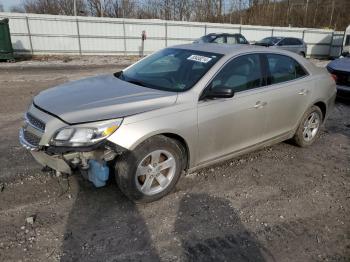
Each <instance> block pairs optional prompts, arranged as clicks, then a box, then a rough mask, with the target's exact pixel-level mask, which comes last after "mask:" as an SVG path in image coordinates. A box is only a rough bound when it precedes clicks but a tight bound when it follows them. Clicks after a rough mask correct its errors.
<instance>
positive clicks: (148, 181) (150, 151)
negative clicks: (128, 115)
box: [116, 136, 184, 202]
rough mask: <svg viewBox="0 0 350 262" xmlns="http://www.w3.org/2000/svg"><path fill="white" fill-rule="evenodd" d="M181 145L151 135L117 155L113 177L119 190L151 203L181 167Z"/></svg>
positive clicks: (168, 186) (173, 182)
mask: <svg viewBox="0 0 350 262" xmlns="http://www.w3.org/2000/svg"><path fill="white" fill-rule="evenodd" d="M182 152H183V150H182V148H181V145H180V144H178V143H177V142H176V141H174V140H172V139H170V138H168V137H165V136H154V137H152V138H150V139H148V140H147V141H145V142H143V143H142V144H141V145H139V146H138V147H137V148H136V149H135V150H133V151H130V152H128V153H126V154H124V155H122V156H121V157H120V159H119V160H118V161H117V164H116V180H117V184H118V186H119V188H120V189H121V191H122V192H123V193H124V194H125V195H126V196H127V197H128V198H129V199H131V200H133V201H135V202H152V201H155V200H158V199H160V198H162V197H163V196H165V195H166V194H168V193H169V192H170V191H171V190H172V189H173V188H174V187H175V185H176V183H177V181H178V180H179V178H180V175H181V172H182V170H183V167H184V164H183V156H182Z"/></svg>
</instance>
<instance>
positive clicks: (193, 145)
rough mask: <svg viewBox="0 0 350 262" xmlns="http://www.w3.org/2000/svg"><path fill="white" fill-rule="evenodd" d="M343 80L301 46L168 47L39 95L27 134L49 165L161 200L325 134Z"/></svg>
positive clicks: (26, 142) (135, 196) (141, 198)
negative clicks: (218, 167)
mask: <svg viewBox="0 0 350 262" xmlns="http://www.w3.org/2000/svg"><path fill="white" fill-rule="evenodd" d="M335 95H336V86H335V82H334V80H333V79H332V78H331V76H330V75H329V74H328V73H327V72H326V71H325V69H321V68H318V67H316V66H314V65H313V64H311V63H310V62H308V61H307V60H306V59H304V58H302V57H301V56H299V55H297V54H294V53H291V52H288V51H283V50H277V49H276V50H272V49H266V48H263V47H258V46H244V45H237V46H229V45H216V44H190V45H180V46H175V47H171V48H166V49H163V50H161V51H159V52H156V53H154V54H152V55H150V56H147V57H146V58H144V59H142V60H140V61H139V62H137V63H135V64H134V65H132V66H130V67H128V68H126V69H125V70H123V71H120V72H117V73H115V74H110V75H102V76H96V77H91V78H87V79H83V80H79V81H74V82H69V83H66V84H63V85H60V86H57V87H54V88H51V89H48V90H45V91H43V92H41V93H40V94H39V95H37V96H36V97H35V98H34V100H33V103H32V104H31V105H30V108H29V110H28V112H27V113H26V114H25V121H24V126H23V127H22V128H21V130H20V134H19V138H20V142H21V144H22V145H23V146H24V147H26V148H27V149H28V150H30V152H31V154H32V155H33V157H34V158H35V159H36V161H37V162H39V163H40V164H41V165H43V166H46V167H49V168H51V169H53V170H55V171H56V172H59V173H65V174H72V173H73V172H76V171H80V173H81V174H82V175H83V176H84V177H85V178H87V179H88V180H90V181H91V182H92V183H94V185H95V186H97V187H100V186H104V185H105V183H106V181H107V179H108V178H109V176H110V174H113V175H114V176H115V178H116V181H117V184H118V186H119V187H120V190H121V191H122V192H123V193H124V194H125V195H127V196H128V197H129V198H130V199H132V200H133V201H136V202H150V201H154V200H157V199H159V198H161V197H163V196H165V195H166V194H168V193H169V192H171V190H172V189H173V188H174V187H175V185H176V183H177V181H178V180H179V178H180V176H181V174H184V173H185V172H193V171H194V170H196V169H199V168H203V167H206V166H208V165H212V164H214V163H217V162H219V161H224V160H227V159H230V158H233V157H236V156H238V155H241V154H244V153H247V152H250V151H252V150H256V149H258V148H262V147H266V146H269V145H272V144H275V143H278V142H281V141H284V140H287V139H292V140H293V141H294V143H295V144H296V145H298V146H301V147H306V146H310V145H311V144H313V143H314V142H315V140H316V139H317V137H318V135H319V133H320V128H321V126H322V124H323V123H324V122H325V120H326V119H327V116H328V115H329V113H330V111H331V110H332V107H333V105H334V100H335Z"/></svg>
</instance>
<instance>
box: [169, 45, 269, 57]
mask: <svg viewBox="0 0 350 262" xmlns="http://www.w3.org/2000/svg"><path fill="white" fill-rule="evenodd" d="M170 48H179V49H187V50H193V51H202V52H210V53H216V54H222V55H233V54H236V53H242V52H249V51H257V52H259V51H265V52H266V47H261V46H254V45H248V44H247V45H244V44H240V45H228V44H217V43H195V44H184V45H176V46H172V47H170Z"/></svg>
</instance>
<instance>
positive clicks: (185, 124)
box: [108, 109, 198, 167]
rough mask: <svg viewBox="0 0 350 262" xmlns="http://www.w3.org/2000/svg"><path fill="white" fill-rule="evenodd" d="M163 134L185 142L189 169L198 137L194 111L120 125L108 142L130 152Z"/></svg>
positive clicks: (193, 158)
mask: <svg viewBox="0 0 350 262" xmlns="http://www.w3.org/2000/svg"><path fill="white" fill-rule="evenodd" d="M165 133H171V134H175V135H177V136H180V137H181V138H182V139H183V140H184V141H185V142H186V144H187V147H188V150H189V154H190V155H191V158H190V163H189V166H190V167H191V166H192V165H193V164H194V163H195V158H196V152H195V148H196V146H195V144H196V142H197V135H198V129H197V113H196V110H195V109H191V110H186V111H182V112H176V113H172V114H166V115H162V116H158V117H155V118H151V119H146V120H142V121H137V122H130V123H127V124H122V125H121V126H120V128H119V129H118V130H117V131H116V132H115V133H113V134H112V135H111V136H110V137H109V138H108V141H110V142H112V143H114V144H116V145H119V146H121V147H123V148H126V149H128V150H131V151H132V150H134V149H135V148H136V147H137V146H138V145H139V144H141V143H142V142H144V141H145V140H147V139H148V138H150V137H152V136H155V135H160V134H165Z"/></svg>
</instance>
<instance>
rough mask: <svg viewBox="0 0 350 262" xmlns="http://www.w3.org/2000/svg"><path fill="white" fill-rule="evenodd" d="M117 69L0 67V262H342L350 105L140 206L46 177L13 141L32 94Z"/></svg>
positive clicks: (106, 191) (346, 236) (349, 227)
mask: <svg viewBox="0 0 350 262" xmlns="http://www.w3.org/2000/svg"><path fill="white" fill-rule="evenodd" d="M125 66H126V63H119V64H118V63H115V64H114V65H104V64H103V63H101V64H100V65H98V66H91V65H90V66H85V67H81V66H80V65H79V63H78V64H74V65H72V66H71V65H69V66H66V65H65V64H63V65H62V66H61V67H60V66H56V67H50V66H48V67H40V64H38V65H35V66H28V65H24V66H23V68H19V67H16V66H12V65H11V66H3V67H2V66H0V92H1V93H0V94H1V97H0V130H1V136H0V152H1V153H0V261H58V260H60V261H77V260H80V261H350V219H349V217H350V105H349V104H346V103H342V102H337V104H336V107H335V110H334V112H333V113H332V115H331V117H330V119H329V120H328V122H327V123H326V125H325V128H324V129H323V131H322V135H321V137H320V139H319V140H318V141H317V142H316V143H315V144H314V145H313V146H312V147H310V148H298V147H295V146H293V145H291V144H290V143H281V144H278V145H275V146H272V147H269V148H265V149H263V150H260V151H257V152H254V153H252V154H248V155H245V156H243V157H240V158H237V159H233V160H231V161H227V162H224V163H222V164H220V165H216V166H213V167H211V168H208V169H204V170H201V171H200V172H197V173H193V174H189V175H186V176H184V177H182V178H181V179H180V182H179V184H178V185H177V187H176V190H175V192H173V193H171V194H170V195H168V196H167V197H165V198H163V199H162V200H160V201H157V202H155V203H151V204H147V205H135V204H133V203H132V202H130V201H129V200H127V199H126V198H125V197H124V196H123V195H122V194H121V192H120V191H119V190H118V188H117V187H116V185H115V183H114V182H113V181H112V182H111V183H110V184H109V185H108V186H106V187H104V188H100V189H96V188H94V187H93V186H92V185H91V184H90V183H89V182H87V181H84V180H83V179H82V178H81V177H80V176H79V175H74V176H71V177H68V178H67V177H56V176H55V175H54V174H51V173H42V172H41V168H40V166H39V165H38V164H36V163H35V162H34V160H33V159H32V157H31V155H30V153H29V152H27V151H26V150H25V149H23V148H22V147H21V146H20V145H19V143H18V129H19V127H20V126H21V122H22V116H23V112H25V110H26V109H27V107H28V105H29V104H30V102H31V98H32V97H33V96H34V95H35V94H37V93H38V92H39V91H41V90H43V89H46V88H48V87H51V86H54V85H57V84H59V83H63V82H66V81H69V80H74V79H79V78H83V77H86V76H90V75H96V74H102V73H110V72H115V71H117V70H118V68H121V67H125Z"/></svg>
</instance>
